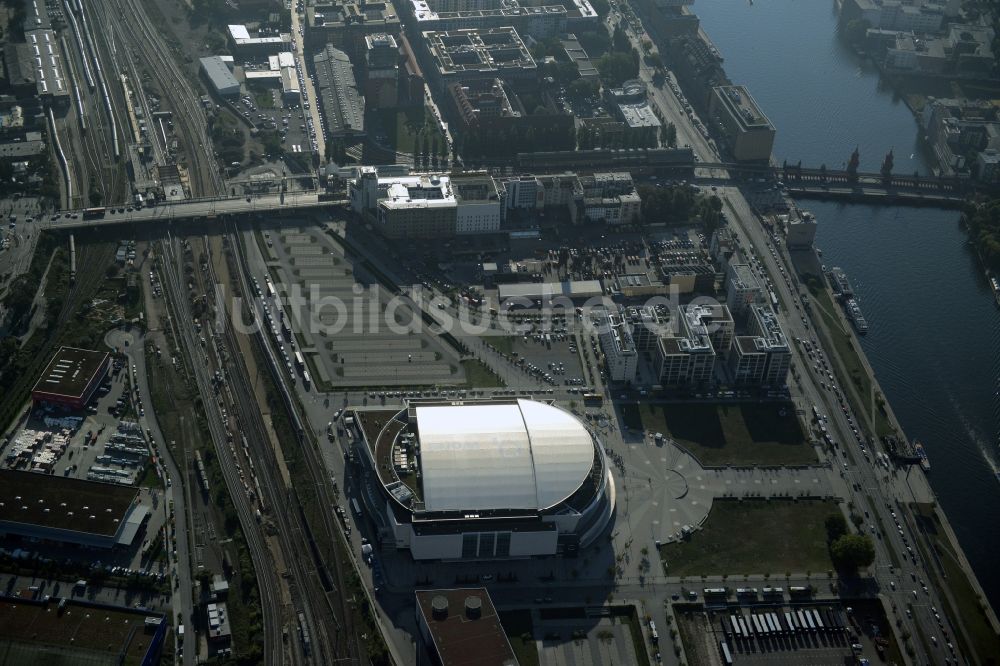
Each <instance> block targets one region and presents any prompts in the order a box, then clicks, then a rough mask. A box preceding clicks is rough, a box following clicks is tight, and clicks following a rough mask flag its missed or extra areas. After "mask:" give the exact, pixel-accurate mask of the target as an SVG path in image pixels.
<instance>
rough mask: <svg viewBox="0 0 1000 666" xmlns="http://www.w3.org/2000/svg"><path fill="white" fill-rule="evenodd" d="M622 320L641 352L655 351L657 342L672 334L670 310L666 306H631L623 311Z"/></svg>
mask: <svg viewBox="0 0 1000 666" xmlns="http://www.w3.org/2000/svg"><path fill="white" fill-rule="evenodd" d="M622 318H623V319H624V320H625V322H626V323H627V324H628V326H629V332H630V334H631V336H632V342H633V343H634V344H635V348H636V349H637V350H639V351H645V352H651V351H655V350H656V346H657V341H658V340H659V339H660V338H661V337H663V336H666V335H670V333H671V332H672V329H671V328H670V325H671V318H670V309H669V308H668V307H667V306H666V305H642V306H629V307H626V308H624V310H622Z"/></svg>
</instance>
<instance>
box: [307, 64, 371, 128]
mask: <svg viewBox="0 0 1000 666" xmlns="http://www.w3.org/2000/svg"><path fill="white" fill-rule="evenodd" d="M313 64H314V65H315V68H316V85H317V86H318V87H319V90H318V91H317V94H318V95H319V98H320V99H321V100H322V101H323V105H322V110H323V117H324V118H325V119H326V129H327V135H328V136H330V137H331V138H343V137H349V136H353V137H363V136H364V134H365V98H364V96H363V95H362V94H361V91H359V90H358V83H357V80H356V79H355V78H354V68H353V67H352V66H351V60H350V58H348V57H347V54H346V53H344V52H343V51H341V50H340V49H338V48H337V47H335V46H333V45H327V46H326V47H325V48H324V49H323V50H322V51H320V52H319V53H317V54H316V55H315V56H314V57H313Z"/></svg>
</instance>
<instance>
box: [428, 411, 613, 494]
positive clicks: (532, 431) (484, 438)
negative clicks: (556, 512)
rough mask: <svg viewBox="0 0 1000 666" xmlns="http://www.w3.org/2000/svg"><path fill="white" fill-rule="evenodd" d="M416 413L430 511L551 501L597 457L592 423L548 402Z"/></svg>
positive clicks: (570, 489) (575, 483)
mask: <svg viewBox="0 0 1000 666" xmlns="http://www.w3.org/2000/svg"><path fill="white" fill-rule="evenodd" d="M416 414H417V433H418V436H419V441H420V468H421V472H422V474H423V490H424V493H423V494H424V506H425V508H426V510H427V511H487V510H494V509H525V510H540V509H547V508H549V507H552V506H554V505H556V504H558V503H559V502H561V501H563V500H565V499H566V498H567V497H569V496H570V495H572V494H573V493H574V492H575V491H576V490H577V488H579V487H580V485H581V484H582V483H583V481H584V479H586V478H587V474H589V473H590V469H591V466H592V465H593V463H594V444H593V440H592V439H591V436H590V433H589V432H588V431H587V428H586V427H584V425H583V424H582V423H581V422H580V421H579V420H578V419H577V418H576V417H575V416H573V415H572V414H570V413H569V412H566V411H563V410H562V409H559V408H558V407H553V406H551V405H547V404H544V403H540V402H535V401H533V400H518V401H517V403H516V404H481V403H476V404H466V405H441V406H418V407H417V408H416Z"/></svg>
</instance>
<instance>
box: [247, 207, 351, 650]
mask: <svg viewBox="0 0 1000 666" xmlns="http://www.w3.org/2000/svg"><path fill="white" fill-rule="evenodd" d="M229 231H230V233H229V236H230V238H231V239H232V242H233V248H234V256H235V258H236V263H237V274H238V279H239V281H240V287H241V289H242V292H243V294H244V295H245V296H246V295H249V294H252V293H253V291H252V290H251V289H250V285H249V280H248V275H249V274H250V273H249V269H248V268H247V261H246V255H245V249H244V247H243V243H242V234H241V233H240V231H239V229H238V227H237V226H236V225H235V224H234V225H233V226H232V227H231V228H230V230H229ZM245 300H248V297H247V298H245ZM256 314H257V315H258V316H259V313H256ZM253 341H254V344H255V345H256V346H257V348H258V349H259V351H260V352H261V355H262V356H263V357H264V358H266V359H267V360H268V363H269V366H270V369H271V371H272V379H273V381H274V382H275V385H276V386H275V388H276V389H277V390H278V391H279V392H281V394H282V398H283V404H284V406H285V409H286V411H287V414H288V417H289V421H290V423H292V425H293V429H294V430H295V434H296V438H297V443H298V445H299V446H300V448H301V451H302V454H303V455H304V457H305V464H304V467H305V468H306V470H307V472H308V474H309V476H310V481H311V483H312V485H313V487H314V488H315V490H316V493H317V496H318V498H317V501H318V503H319V506H320V507H322V510H320V511H319V512H318V514H319V515H320V516H321V517H322V524H321V525H318V526H313V527H310V526H309V525H308V524H306V521H305V519H304V516H303V514H302V512H301V511H299V514H300V516H302V527H303V529H304V530H306V531H307V533H308V539H309V540H310V542H312V543H314V537H313V535H312V534H311V530H312V529H318V530H322V536H323V537H324V538H325V539H326V540H328V541H329V542H330V543H332V544H335V546H340V547H344V548H348V549H349V548H350V544H349V543H346V541H345V540H344V539H343V532H342V531H341V530H340V528H339V526H338V525H337V524H336V522H335V520H334V518H333V507H334V506H335V505H336V502H335V501H334V499H333V497H331V495H330V488H329V483H328V480H327V478H326V474H325V471H324V470H325V469H326V465H325V463H324V462H323V461H322V460H321V459H320V457H319V455H318V448H317V445H316V442H315V441H314V440H313V438H312V434H311V432H310V431H309V429H308V427H306V426H304V425H303V424H305V423H306V421H305V419H303V418H302V417H301V416H300V415H299V413H298V410H297V407H296V405H295V401H294V399H293V394H292V393H291V391H290V390H289V388H288V386H287V385H286V384H285V377H284V375H283V373H282V370H281V368H280V367H279V364H278V363H277V360H276V357H275V356H274V353H273V351H272V349H271V347H270V345H269V344H268V342H267V340H266V333H265V332H263V331H262V330H260V329H259V328H258V330H257V331H256V333H255V334H254V335H253ZM293 500H294V502H295V503H296V504H297V503H298V499H297V497H293ZM312 543H310V544H306V545H307V546H310V545H312ZM313 552H314V554H315V550H314V551H313ZM316 566H317V568H318V569H319V570H320V571H323V572H324V575H325V576H326V577H328V578H330V581H329V583H330V587H332V591H331V592H332V593H333V595H331V593H327V594H326V595H324V597H325V599H324V600H325V601H326V603H327V604H328V605H329V606H330V608H331V610H332V612H333V614H334V617H335V619H336V620H337V635H336V642H335V644H334V649H335V650H336V652H337V656H339V657H340V658H345V659H347V660H349V661H350V662H352V663H359V664H360V663H364V662H365V661H366V660H367V648H366V646H365V645H364V644H363V642H362V639H361V637H360V636H359V635H358V634H357V632H356V631H355V628H354V626H353V612H354V609H353V608H352V607H351V604H350V600H349V599H348V598H347V594H346V591H347V584H346V580H345V575H344V570H343V568H342V566H341V561H340V559H339V558H334V561H333V562H328V563H325V562H318V561H317V562H316ZM321 578H322V576H321ZM321 582H322V581H321ZM331 596H336V603H335V602H334V601H333V600H332V599H331Z"/></svg>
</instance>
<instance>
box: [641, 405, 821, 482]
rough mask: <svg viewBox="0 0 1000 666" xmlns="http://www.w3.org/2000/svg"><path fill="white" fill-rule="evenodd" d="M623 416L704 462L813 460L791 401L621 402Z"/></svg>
mask: <svg viewBox="0 0 1000 666" xmlns="http://www.w3.org/2000/svg"><path fill="white" fill-rule="evenodd" d="M623 416H624V419H625V424H626V425H627V426H628V427H630V428H635V429H643V430H646V431H650V432H660V433H663V434H664V435H665V436H668V437H670V438H672V439H673V440H674V441H676V442H677V443H678V444H680V445H681V446H683V447H684V448H686V449H687V450H688V451H689V452H690V453H691V454H692V455H694V456H695V457H696V458H698V461H699V462H700V463H701V464H702V465H704V466H706V467H716V466H722V465H809V464H813V463H815V462H816V452H815V450H814V449H813V447H812V446H811V445H810V444H809V443H808V442H807V441H806V438H805V435H804V434H803V432H802V426H801V424H800V423H799V419H798V417H797V416H796V413H795V409H794V406H793V405H792V404H791V403H756V402H744V403H732V404H703V403H695V404H690V403H689V404H668V405H656V404H652V405H650V404H646V405H626V406H625V407H623Z"/></svg>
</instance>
